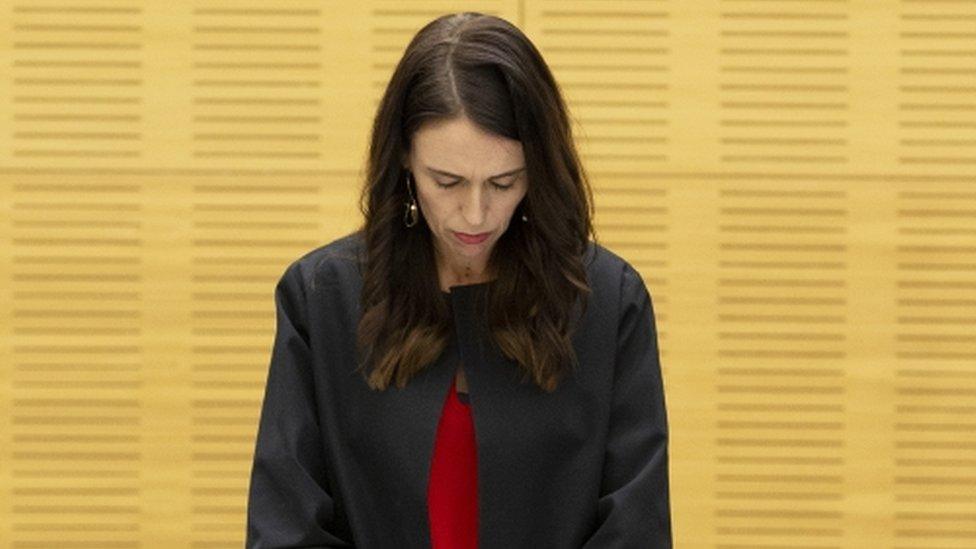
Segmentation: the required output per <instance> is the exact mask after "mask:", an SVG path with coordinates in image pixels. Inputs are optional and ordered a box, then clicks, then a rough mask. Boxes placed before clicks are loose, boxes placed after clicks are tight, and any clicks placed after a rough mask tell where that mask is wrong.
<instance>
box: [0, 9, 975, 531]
mask: <svg viewBox="0 0 976 549" xmlns="http://www.w3.org/2000/svg"><path fill="white" fill-rule="evenodd" d="M461 10H475V11H483V12H487V13H493V14H497V15H500V16H503V17H506V18H508V19H509V20H511V21H513V22H515V23H517V24H518V25H519V26H520V27H521V28H523V29H524V30H525V31H526V32H527V33H528V35H529V36H530V37H531V38H532V39H533V41H534V42H535V43H536V45H537V46H538V47H539V49H540V50H541V51H542V52H543V54H544V55H545V57H546V59H547V61H548V62H549V64H550V66H551V67H552V69H553V71H554V73H555V74H556V78H557V80H558V81H559V83H560V86H561V87H562V89H563V91H564V93H565V95H566V97H567V100H568V102H569V105H570V108H571V114H572V116H573V119H574V130H575V131H576V135H577V140H578V144H579V147H580V150H581V152H582V154H583V158H584V161H585V163H586V168H587V171H588V173H589V174H590V176H591V178H592V181H593V183H594V187H595V192H596V200H597V210H598V213H597V219H596V222H597V230H598V233H599V238H600V241H601V242H602V243H603V244H605V245H607V246H608V247H610V248H611V249H613V250H615V251H617V252H618V253H620V254H621V255H623V256H624V257H626V258H627V259H629V260H630V261H631V262H632V263H633V264H634V265H635V266H636V267H637V268H638V269H639V270H640V271H641V273H642V274H643V276H644V279H645V281H646V282H647V284H648V287H649V289H650V290H651V293H652V295H653V297H654V303H655V310H656V314H657V323H658V330H659V342H660V345H661V357H662V365H663V368H664V374H665V383H666V388H667V401H668V409H669V414H670V424H671V431H672V442H671V458H672V470H671V478H672V508H673V521H674V526H675V535H676V545H677V546H679V547H714V548H725V549H733V548H746V547H749V548H752V547H758V548H766V549H772V548H785V547H790V548H798V547H809V548H814V547H815V548H841V547H843V548H854V547H890V548H905V549H909V548H911V549H914V548H923V547H939V548H963V547H972V546H974V544H976V528H974V526H973V525H974V517H976V496H974V495H973V494H974V493H976V490H974V484H976V475H974V473H973V471H976V423H974V422H973V419H972V418H973V417H974V413H976V404H974V403H976V367H974V364H976V337H974V336H973V332H974V330H973V328H974V326H976V317H974V316H973V314H972V312H971V311H972V310H973V309H974V307H973V306H974V304H976V283H974V282H973V281H974V279H976V277H974V274H976V246H974V245H973V242H974V241H976V240H974V237H976V221H974V220H976V190H974V184H976V160H974V159H976V153H974V151H976V138H974V135H976V133H974V130H976V108H974V103H973V101H972V97H973V91H974V79H973V77H974V75H976V62H974V60H973V59H974V57H973V50H974V48H976V34H974V33H973V32H972V28H973V22H974V21H976V5H974V4H973V2H962V1H954V2H938V1H923V0H901V1H894V0H891V1H887V2H863V1H862V2H855V1H816V2H814V1H810V2H796V1H787V0H782V1H776V0H771V1H770V0H715V1H712V2H705V1H685V2H677V1H673V0H650V1H646V2H641V1H626V0H620V1H599V0H577V1H566V0H563V1H557V0H484V1H480V2H449V1H436V2H420V1H418V0H411V1H393V0H383V1H381V0H368V1H366V2H316V1H311V0H286V1H282V2H276V3H274V5H273V6H272V5H269V4H268V3H267V2H257V1H255V0H246V1H234V2H230V1H225V2H203V1H193V0H181V1H177V2H169V3H147V2H137V1H135V0H120V1H114V2H111V3H97V2H92V1H89V0H39V1H33V0H32V1H29V2H28V1H26V0H5V1H2V2H0V28H2V29H4V31H3V33H4V34H3V35H4V38H5V40H4V41H2V42H0V66H2V67H3V68H4V70H3V71H0V120H2V123H0V281H3V289H4V292H3V299H0V320H2V327H3V330H2V331H0V343H2V344H0V418H2V423H0V425H2V428H0V499H2V501H3V502H4V505H3V506H2V507H0V546H2V547H11V548H17V549H23V548H39V547H61V546H75V547H115V548H136V547H176V546H184V547H200V548H203V547H206V548H211V547H240V546H241V543H242V541H243V536H244V518H245V517H244V510H245V503H246V490H247V482H248V472H249V468H250V460H251V452H252V451H253V437H254V433H255V428H256V424H257V423H256V422H257V414H258V412H259V407H260V399H261V397H262V394H263V384H264V381H265V376H266V373H267V366H268V358H269V352H270V345H271V342H272V337H273V329H274V308H273V290H274V286H273V285H274V283H275V281H276V279H277V277H278V276H279V275H280V273H281V271H282V269H283V268H284V267H285V266H286V265H287V264H288V262H290V261H291V260H293V259H294V258H296V257H297V256H299V255H301V254H302V253H304V252H305V251H308V250H309V249H311V248H313V247H315V246H317V245H320V244H323V243H325V242H328V241H330V240H332V239H333V238H335V237H337V236H340V235H342V234H344V233H346V232H347V231H348V230H351V229H352V228H353V227H354V226H355V225H356V224H357V217H358V215H359V213H358V209H357V205H356V203H355V200H356V198H357V197H358V190H359V185H360V182H361V178H362V175H363V172H362V170H363V161H364V157H365V151H366V145H367V142H366V140H367V132H368V129H369V126H370V123H371V117H372V115H373V111H374V109H375V107H376V104H377V102H378V100H379V98H380V95H381V93H382V92H383V89H384V87H385V85H386V83H387V81H388V79H389V76H390V73H391V71H392V69H393V67H394V65H395V63H396V62H397V60H398V59H399V56H400V54H401V53H402V50H403V47H404V46H405V45H406V43H407V41H408V40H409V39H410V38H411V37H412V36H413V34H414V33H415V32H416V31H417V30H418V29H419V28H420V27H421V26H422V25H423V24H425V23H426V22H427V21H429V20H430V19H432V18H433V17H435V16H437V15H439V14H441V13H444V12H449V11H461Z"/></svg>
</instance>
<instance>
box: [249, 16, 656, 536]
mask: <svg viewBox="0 0 976 549" xmlns="http://www.w3.org/2000/svg"><path fill="white" fill-rule="evenodd" d="M368 162H369V166H368V168H369V169H368V174H367V182H366V185H365V187H364V189H363V196H362V201H361V204H362V206H361V207H362V210H363V214H364V218H365V222H364V225H363V226H362V227H361V228H360V229H359V230H358V231H357V232H355V233H352V234H350V235H347V236H345V237H343V238H340V239H338V240H336V241H334V242H331V243H329V244H327V245H325V246H322V247H320V248H318V249H315V250H313V251H310V252H308V253H307V254H305V255H304V256H302V257H301V258H299V259H297V260H296V261H294V262H293V263H292V264H291V265H289V267H288V268H287V269H286V271H285V272H284V274H283V276H282V277H281V279H280V281H279V283H278V285H277V287H276V291H275V296H276V304H277V333H276V336H275V342H274V347H273V350H272V357H271V364H270V369H269V372H268V378H267V387H266V392H265V396H264V402H263V405H262V410H261V419H260V424H259V428H258V435H257V443H256V447H255V453H254V464H253V468H252V472H251V483H250V488H249V501H248V527H247V546H248V547H253V548H270V547H352V546H355V547H360V548H398V549H399V548H413V547H417V548H421V547H431V546H433V547H446V548H449V549H450V548H457V547H476V546H480V547H482V548H483V549H490V548H505V549H509V548H520V547H557V548H570V547H572V548H579V547H586V548H613V547H620V548H623V547H627V548H631V547H670V546H671V527H670V512H669V496H668V469H667V467H668V464H667V462H668V453H667V439H668V438H667V421H666V415H665V408H664V395H663V388H662V381H661V374H660V366H659V362H658V348H657V340H656V337H657V336H656V332H655V326H654V314H653V308H652V303H651V298H650V295H649V293H648V292H647V289H646V288H645V286H644V283H643V281H642V279H641V277H640V275H639V274H638V273H637V271H636V270H634V268H633V267H632V266H631V265H630V264H628V263H627V262H626V261H625V260H623V259H622V258H620V257H619V256H617V255H615V254H614V253H612V252H610V251H609V250H607V249H606V248H604V247H602V246H601V245H599V244H597V243H595V242H592V241H590V238H591V236H592V233H593V229H592V226H591V213H592V197H591V193H590V190H589V186H588V184H587V182H586V177H585V174H584V171H583V169H582V166H581V165H580V162H579V159H578V156H577V154H576V151H575V148H574V145H573V141H572V132H571V127H570V122H569V119H568V117H567V114H566V107H565V104H564V102H563V99H562V98H561V96H560V94H559V90H558V87H557V85H556V83H555V81H554V80H553V77H552V75H551V73H550V71H549V69H548V67H547V66H546V64H545V62H544V61H543V59H542V57H541V56H540V55H539V53H538V51H537V50H536V49H535V47H534V46H533V45H532V44H531V42H529V40H528V39H527V38H526V37H525V36H524V35H523V34H522V33H521V32H520V31H519V30H518V29H517V28H515V27H514V26H512V25H511V24H509V23H507V22H506V21H504V20H502V19H499V18H497V17H491V16H486V15H482V14H476V13H463V14H456V15H450V16H444V17H440V18H438V19H436V20H434V21H433V22H431V23H429V24H428V25H427V26H425V27H424V28H423V29H421V30H420V32H419V33H418V34H417V35H416V36H415V37H414V39H413V40H412V41H411V43H410V44H409V46H408V47H407V50H406V52H405V53H404V55H403V58H402V60H401V61H400V63H399V65H398V66H397V68H396V70H395V72H394V74H393V77H392V79H391V81H390V83H389V86H388V88H387V90H386V93H385V95H384V97H383V99H382V102H381V104H380V105H379V108H378V112H377V115H376V119H375V122H374V125H373V130H372V138H371V143H370V150H369V160H368Z"/></svg>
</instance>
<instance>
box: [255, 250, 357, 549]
mask: <svg viewBox="0 0 976 549" xmlns="http://www.w3.org/2000/svg"><path fill="white" fill-rule="evenodd" d="M303 288H304V285H303V282H302V276H301V271H300V270H299V265H298V263H297V262H294V263H292V264H291V265H289V267H288V268H287V269H286V270H285V273H284V274H283V275H282V277H281V278H280V280H279V281H278V284H277V286H276V288H275V314H276V332H275V337H274V344H273V347H272V350H271V360H270V366H269V369H268V375H267V384H266V386H265V392H264V401H263V403H262V405H261V417H260V420H259V422H258V431H257V440H256V443H255V449H254V462H253V464H252V467H251V479H250V486H249V488H248V502H247V536H246V540H245V547H247V548H250V549H271V548H285V547H304V548H315V547H352V544H351V543H350V542H348V541H345V540H344V539H342V538H341V537H340V536H339V535H338V534H337V533H335V532H334V531H333V527H332V524H333V521H334V513H335V507H334V502H333V499H332V495H331V493H330V490H329V486H328V480H327V477H326V469H325V460H326V458H325V452H324V446H323V438H322V433H321V431H320V429H319V423H318V412H317V408H316V404H315V394H314V393H315V387H314V384H313V379H312V371H311V368H312V360H311V349H310V345H309V338H308V333H307V332H306V327H307V322H306V302H305V292H304V289H303Z"/></svg>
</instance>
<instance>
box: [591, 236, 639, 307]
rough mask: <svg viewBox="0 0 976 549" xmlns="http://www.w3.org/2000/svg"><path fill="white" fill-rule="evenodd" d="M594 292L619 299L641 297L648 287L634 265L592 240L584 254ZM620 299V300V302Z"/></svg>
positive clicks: (625, 299)
mask: <svg viewBox="0 0 976 549" xmlns="http://www.w3.org/2000/svg"><path fill="white" fill-rule="evenodd" d="M583 263H584V264H585V265H586V272H587V276H589V279H590V280H589V282H590V287H591V288H592V289H593V291H594V293H595V294H597V295H599V294H601V293H602V294H603V295H605V296H614V297H615V298H616V299H617V300H619V301H627V300H633V299H635V298H636V299H640V298H641V297H642V296H641V294H642V293H646V292H647V287H646V285H645V284H644V280H643V278H642V277H641V274H640V273H639V272H638V271H637V269H636V268H634V266H633V265H632V264H631V263H630V262H629V261H627V260H626V259H624V258H623V257H621V256H620V255H619V254H617V253H616V252H614V251H613V250H611V249H609V248H607V247H606V246H604V245H602V244H600V243H598V242H594V241H592V240H591V241H590V242H589V243H588V245H587V249H586V253H585V254H584V256H583ZM619 301H618V302H619Z"/></svg>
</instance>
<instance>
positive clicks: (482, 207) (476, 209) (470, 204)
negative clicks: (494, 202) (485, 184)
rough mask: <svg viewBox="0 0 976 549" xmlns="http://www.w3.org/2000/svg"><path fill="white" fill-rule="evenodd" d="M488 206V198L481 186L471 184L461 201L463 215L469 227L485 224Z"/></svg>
mask: <svg viewBox="0 0 976 549" xmlns="http://www.w3.org/2000/svg"><path fill="white" fill-rule="evenodd" d="M487 208H488V199H487V198H486V197H485V196H484V194H483V191H482V189H481V187H479V186H478V185H471V187H470V188H469V189H468V191H467V193H466V194H465V195H464V198H463V199H462V202H461V215H462V216H463V217H464V221H465V222H466V223H467V224H468V227H471V228H472V229H474V228H475V227H481V226H482V225H484V223H485V211H486V209H487Z"/></svg>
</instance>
